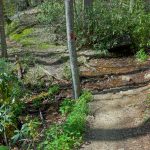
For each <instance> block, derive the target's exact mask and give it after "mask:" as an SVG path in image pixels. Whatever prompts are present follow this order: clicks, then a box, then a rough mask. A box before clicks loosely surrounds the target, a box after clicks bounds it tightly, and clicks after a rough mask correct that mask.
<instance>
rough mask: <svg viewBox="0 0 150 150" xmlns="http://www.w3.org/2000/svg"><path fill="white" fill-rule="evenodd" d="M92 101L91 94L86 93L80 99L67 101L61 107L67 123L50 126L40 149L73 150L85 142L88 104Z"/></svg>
mask: <svg viewBox="0 0 150 150" xmlns="http://www.w3.org/2000/svg"><path fill="white" fill-rule="evenodd" d="M91 100H92V95H91V93H89V92H84V93H83V94H82V95H81V97H80V98H79V99H77V100H76V101H75V100H69V99H66V100H65V101H64V102H63V103H62V105H61V107H60V112H61V113H62V115H67V117H66V120H65V122H63V123H62V124H54V125H52V126H50V127H49V128H48V129H47V130H46V132H45V134H44V137H45V139H44V141H43V142H42V143H40V145H39V147H38V149H39V150H40V149H44V150H56V149H57V150H72V149H73V148H77V147H79V146H80V144H81V143H82V142H83V133H84V131H85V124H86V117H87V114H88V104H87V103H88V102H89V101H91Z"/></svg>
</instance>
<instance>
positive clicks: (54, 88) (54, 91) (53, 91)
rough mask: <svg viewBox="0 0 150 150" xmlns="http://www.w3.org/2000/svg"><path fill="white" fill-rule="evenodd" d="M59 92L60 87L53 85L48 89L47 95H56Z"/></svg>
mask: <svg viewBox="0 0 150 150" xmlns="http://www.w3.org/2000/svg"><path fill="white" fill-rule="evenodd" d="M59 91H60V87H59V86H58V85H57V84H55V85H52V86H51V87H50V88H49V90H48V94H49V95H51V96H52V95H55V94H57V93H58V92H59Z"/></svg>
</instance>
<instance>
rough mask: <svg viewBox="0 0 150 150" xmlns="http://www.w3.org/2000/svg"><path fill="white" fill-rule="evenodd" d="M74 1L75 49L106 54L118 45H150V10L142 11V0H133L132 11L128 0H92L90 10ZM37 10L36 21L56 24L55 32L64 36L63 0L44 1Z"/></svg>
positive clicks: (135, 47)
mask: <svg viewBox="0 0 150 150" xmlns="http://www.w3.org/2000/svg"><path fill="white" fill-rule="evenodd" d="M74 4H75V8H74V14H75V15H74V16H75V20H74V22H75V32H76V37H77V40H76V43H77V46H78V47H79V48H81V47H82V46H84V47H92V48H94V49H96V50H101V51H105V53H106V52H107V50H108V49H110V48H113V47H115V46H118V45H125V44H131V46H132V49H133V50H140V49H141V48H145V47H146V46H148V45H150V41H149V38H150V30H149V26H150V22H149V20H150V12H149V11H146V10H145V5H144V4H145V3H143V1H141V0H136V1H135V4H134V7H133V11H132V12H130V11H129V8H130V1H129V0H128V1H121V2H120V1H119V0H114V1H111V2H106V1H105V0H102V1H99V0H96V1H94V2H93V9H88V10H85V9H83V7H82V2H81V1H76V2H75V3H74ZM50 8H53V9H50ZM40 9H41V14H40V17H39V18H40V21H41V22H46V23H47V24H50V25H51V27H58V30H57V29H56V31H61V32H57V33H58V34H61V36H62V35H64V37H65V35H66V32H65V30H64V29H65V15H64V14H65V13H64V3H63V1H59V2H58V1H53V2H48V1H46V2H44V3H43V5H42V6H41V7H40ZM57 25H58V26H57Z"/></svg>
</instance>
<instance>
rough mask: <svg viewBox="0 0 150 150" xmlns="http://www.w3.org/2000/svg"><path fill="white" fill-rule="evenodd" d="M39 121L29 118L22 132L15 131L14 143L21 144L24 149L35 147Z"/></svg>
mask: <svg viewBox="0 0 150 150" xmlns="http://www.w3.org/2000/svg"><path fill="white" fill-rule="evenodd" d="M39 125H40V123H39V121H38V120H37V119H30V120H29V118H27V123H25V124H23V125H22V127H21V129H20V130H18V129H17V130H15V131H14V133H15V134H14V136H13V137H12V140H13V143H17V142H20V143H21V145H23V148H25V147H26V148H27V149H29V148H30V147H31V146H34V142H35V141H36V140H37V137H38V136H39V134H38V128H39Z"/></svg>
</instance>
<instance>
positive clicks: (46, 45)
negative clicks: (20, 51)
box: [37, 43, 50, 49]
mask: <svg viewBox="0 0 150 150" xmlns="http://www.w3.org/2000/svg"><path fill="white" fill-rule="evenodd" d="M49 47H50V45H49V44H47V43H41V44H38V46H37V48H39V49H48V48H49Z"/></svg>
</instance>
